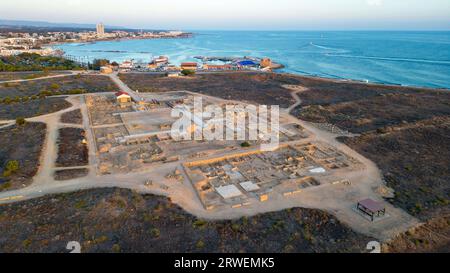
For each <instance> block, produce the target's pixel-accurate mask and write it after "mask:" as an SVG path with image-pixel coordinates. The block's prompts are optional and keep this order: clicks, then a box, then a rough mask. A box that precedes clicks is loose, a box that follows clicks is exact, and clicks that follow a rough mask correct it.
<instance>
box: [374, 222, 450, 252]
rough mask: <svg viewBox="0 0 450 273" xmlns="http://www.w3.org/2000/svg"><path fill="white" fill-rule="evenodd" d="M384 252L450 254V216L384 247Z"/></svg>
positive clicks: (398, 237) (411, 231) (421, 227)
mask: <svg viewBox="0 0 450 273" xmlns="http://www.w3.org/2000/svg"><path fill="white" fill-rule="evenodd" d="M382 249H383V252H398V253H411V252H419V253H433V252H434V253H450V215H449V214H448V213H447V214H444V215H443V216H438V217H436V218H433V219H431V220H429V221H427V222H426V223H425V224H424V225H421V226H419V227H417V228H415V229H412V230H409V231H407V232H405V233H404V234H401V235H399V236H397V237H396V238H394V239H393V240H391V241H390V242H388V243H387V244H385V245H383V248H382Z"/></svg>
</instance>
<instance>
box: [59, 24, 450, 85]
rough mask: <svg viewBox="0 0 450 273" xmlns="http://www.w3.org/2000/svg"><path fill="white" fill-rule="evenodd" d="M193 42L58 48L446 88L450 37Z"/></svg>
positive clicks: (206, 38) (204, 35)
mask: <svg viewBox="0 0 450 273" xmlns="http://www.w3.org/2000/svg"><path fill="white" fill-rule="evenodd" d="M194 33H195V34H194V36H193V37H192V38H185V39H155V40H123V41H105V42H96V43H83V44H80V43H76V44H63V45H58V46H57V47H58V48H60V49H62V50H64V51H65V52H66V54H67V55H72V56H76V57H82V58H86V59H89V60H93V59H95V58H106V59H109V60H111V61H113V60H114V61H118V62H120V61H123V60H127V59H134V60H137V61H144V62H146V61H150V60H151V59H152V58H153V57H155V56H159V55H166V56H169V58H170V61H171V63H174V64H179V63H181V62H183V61H196V59H194V58H193V57H194V56H198V55H201V56H236V57H238V56H255V57H269V58H272V59H273V60H274V61H276V62H279V63H282V64H284V65H285V66H286V68H285V69H283V70H281V71H283V72H289V73H295V74H302V75H310V76H320V77H327V78H335V79H352V80H360V81H368V82H374V83H386V84H400V85H405V86H426V87H437V88H450V32H400V31H399V32H381V31H367V32H362V31H360V32H344V31H336V32H327V31H194Z"/></svg>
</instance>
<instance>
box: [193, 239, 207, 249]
mask: <svg viewBox="0 0 450 273" xmlns="http://www.w3.org/2000/svg"><path fill="white" fill-rule="evenodd" d="M195 247H196V248H197V249H202V248H204V247H205V242H203V240H199V241H198V242H197V244H195Z"/></svg>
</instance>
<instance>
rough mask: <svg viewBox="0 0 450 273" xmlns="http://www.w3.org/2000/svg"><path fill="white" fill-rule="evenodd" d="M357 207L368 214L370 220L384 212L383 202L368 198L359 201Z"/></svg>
mask: <svg viewBox="0 0 450 273" xmlns="http://www.w3.org/2000/svg"><path fill="white" fill-rule="evenodd" d="M357 208H358V210H359V211H361V212H363V213H364V214H366V215H368V216H369V217H370V219H371V220H372V221H373V220H374V218H375V217H380V216H383V215H385V214H386V208H385V207H384V206H383V204H381V203H380V202H377V201H374V200H372V199H370V198H369V199H364V200H362V201H359V202H358V205H357Z"/></svg>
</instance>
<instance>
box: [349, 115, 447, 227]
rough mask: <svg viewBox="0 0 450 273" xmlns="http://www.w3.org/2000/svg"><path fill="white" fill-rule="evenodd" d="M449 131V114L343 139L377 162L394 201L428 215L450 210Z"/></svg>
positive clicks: (419, 214)
mask: <svg viewBox="0 0 450 273" xmlns="http://www.w3.org/2000/svg"><path fill="white" fill-rule="evenodd" d="M449 133H450V117H436V118H433V119H430V120H425V121H421V122H418V123H415V124H407V125H403V126H396V127H393V128H386V129H385V131H383V132H378V133H377V132H371V133H367V134H364V135H362V136H360V137H356V138H342V139H341V140H342V141H343V142H344V143H346V144H347V145H349V146H350V147H352V148H353V149H355V150H357V151H358V152H360V153H361V154H363V155H364V156H366V157H367V158H369V159H371V160H372V161H374V162H375V163H377V165H378V167H379V168H380V169H381V170H382V171H383V174H384V178H385V180H386V182H387V185H388V186H389V187H392V188H393V189H394V190H395V198H393V199H391V200H390V201H391V202H392V203H393V204H395V205H396V206H399V207H401V208H403V209H405V210H407V211H408V212H409V213H411V214H413V215H415V216H418V217H420V218H422V219H428V218H429V217H430V216H433V215H434V214H435V212H437V211H439V212H441V211H442V210H446V211H450V209H449V204H450V135H449Z"/></svg>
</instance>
